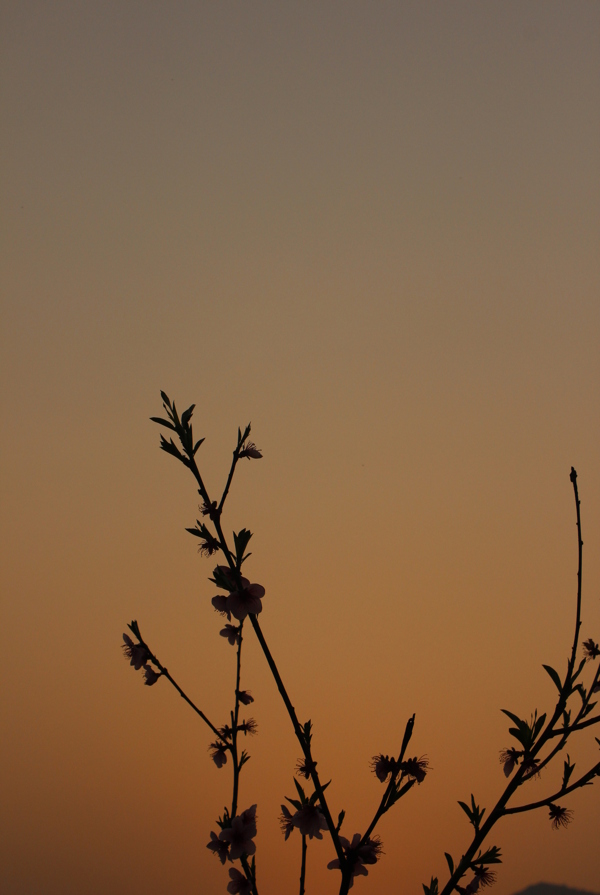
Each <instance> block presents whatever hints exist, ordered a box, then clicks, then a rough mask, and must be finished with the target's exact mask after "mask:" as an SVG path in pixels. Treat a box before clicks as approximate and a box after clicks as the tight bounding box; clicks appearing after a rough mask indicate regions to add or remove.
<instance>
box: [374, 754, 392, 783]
mask: <svg viewBox="0 0 600 895" xmlns="http://www.w3.org/2000/svg"><path fill="white" fill-rule="evenodd" d="M371 769H372V771H373V773H374V774H375V776H376V777H377V779H378V780H379V781H380V782H381V783H385V779H386V777H387V776H388V774H391V773H392V772H393V770H394V759H393V758H390V757H389V755H374V756H373V758H372V759H371Z"/></svg>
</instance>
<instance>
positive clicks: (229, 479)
mask: <svg viewBox="0 0 600 895" xmlns="http://www.w3.org/2000/svg"><path fill="white" fill-rule="evenodd" d="M240 446H241V442H240V443H239V444H238V446H237V447H236V449H235V451H234V452H233V460H232V461H231V469H230V470H229V475H228V476H227V483H226V485H225V489H224V491H223V494H222V496H221V500H220V503H219V508H218V513H219V515H220V514H221V512H222V510H223V504H224V503H225V500H226V498H227V495H228V494H229V488H230V487H231V482H232V479H233V473H234V472H235V467H236V466H237V461H238V460H239V459H240V457H239V451H240Z"/></svg>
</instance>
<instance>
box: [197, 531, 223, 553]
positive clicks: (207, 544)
mask: <svg viewBox="0 0 600 895" xmlns="http://www.w3.org/2000/svg"><path fill="white" fill-rule="evenodd" d="M220 549H221V545H220V544H219V542H218V541H217V539H216V538H215V537H214V536H213V535H211V534H210V532H207V533H206V534H205V535H204V536H203V538H202V543H201V544H200V546H199V547H198V553H201V554H202V556H212V555H213V553H217V552H218V551H219V550H220Z"/></svg>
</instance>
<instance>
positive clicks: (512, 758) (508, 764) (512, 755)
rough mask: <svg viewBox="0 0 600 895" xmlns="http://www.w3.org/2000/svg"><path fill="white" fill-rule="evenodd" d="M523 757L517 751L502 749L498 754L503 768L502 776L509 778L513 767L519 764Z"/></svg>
mask: <svg viewBox="0 0 600 895" xmlns="http://www.w3.org/2000/svg"><path fill="white" fill-rule="evenodd" d="M522 755H523V753H522V752H519V750H518V749H513V748H511V749H503V750H502V751H501V753H500V763H501V764H502V765H503V766H504V776H505V777H510V775H511V774H512V772H513V771H514V769H515V767H516V766H517V765H518V763H519V759H520V758H521V756H522Z"/></svg>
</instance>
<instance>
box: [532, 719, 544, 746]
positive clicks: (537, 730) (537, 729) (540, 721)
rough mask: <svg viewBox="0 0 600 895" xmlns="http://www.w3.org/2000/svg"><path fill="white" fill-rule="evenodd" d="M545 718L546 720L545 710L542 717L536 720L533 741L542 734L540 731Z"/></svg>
mask: <svg viewBox="0 0 600 895" xmlns="http://www.w3.org/2000/svg"><path fill="white" fill-rule="evenodd" d="M545 720H546V713H545V712H544V714H543V715H540V717H539V718H538V719H537V721H535V722H534V725H533V736H532V742H535V740H536V739H537V738H538V735H539V734H540V732H541V730H542V728H543V726H544V721H545Z"/></svg>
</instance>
